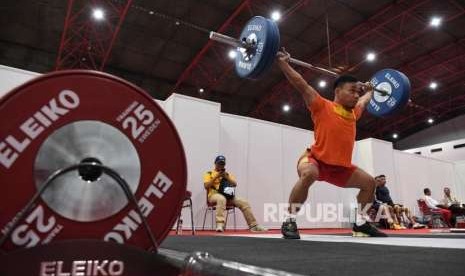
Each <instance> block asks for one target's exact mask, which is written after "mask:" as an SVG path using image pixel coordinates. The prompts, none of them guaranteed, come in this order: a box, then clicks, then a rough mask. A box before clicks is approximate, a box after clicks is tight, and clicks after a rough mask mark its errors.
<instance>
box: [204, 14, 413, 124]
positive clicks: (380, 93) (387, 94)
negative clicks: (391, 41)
mask: <svg viewBox="0 0 465 276" xmlns="http://www.w3.org/2000/svg"><path fill="white" fill-rule="evenodd" d="M210 39H212V40H215V41H218V42H221V43H225V44H228V45H231V46H233V47H235V49H236V51H237V55H236V57H235V69H236V73H237V75H238V76H239V77H241V78H248V79H254V80H255V79H259V78H260V77H262V76H263V75H264V74H265V73H266V72H267V71H268V70H269V69H270V68H271V67H272V65H273V61H274V60H275V57H276V54H277V52H278V50H279V44H280V35H279V28H278V25H277V24H276V22H274V21H273V20H270V19H266V18H264V17H262V16H255V17H253V18H252V19H250V20H249V21H248V22H247V23H246V25H245V27H244V28H243V29H242V31H241V34H240V37H239V39H236V38H233V37H230V36H227V35H224V34H221V33H217V32H213V31H212V32H210ZM289 62H290V63H293V64H296V65H298V66H303V67H305V68H309V69H312V70H315V71H318V72H320V73H323V74H328V75H331V76H333V77H337V76H339V74H337V73H336V72H333V71H331V70H328V69H326V68H322V67H319V66H314V65H312V64H310V63H307V62H304V61H301V60H298V59H295V58H292V57H291V58H290V60H289ZM370 82H371V83H372V84H373V87H374V90H375V93H374V94H373V97H372V98H371V100H370V103H369V104H368V107H367V110H368V112H370V113H371V114H373V115H375V116H380V117H383V116H387V115H391V114H393V113H395V112H397V111H398V110H400V109H402V108H403V107H404V106H405V105H406V104H407V103H408V100H409V98H410V81H409V79H408V78H407V76H406V75H405V74H403V73H402V72H400V71H398V70H395V69H383V70H380V71H378V72H376V73H375V74H374V75H373V77H372V78H371V80H370Z"/></svg>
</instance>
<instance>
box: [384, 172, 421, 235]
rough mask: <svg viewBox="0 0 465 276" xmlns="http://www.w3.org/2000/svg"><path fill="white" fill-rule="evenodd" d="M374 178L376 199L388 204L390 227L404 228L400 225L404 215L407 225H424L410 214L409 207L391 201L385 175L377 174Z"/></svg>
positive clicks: (415, 226) (412, 226)
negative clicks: (407, 221)
mask: <svg viewBox="0 0 465 276" xmlns="http://www.w3.org/2000/svg"><path fill="white" fill-rule="evenodd" d="M375 180H376V192H375V193H376V200H378V201H380V202H381V203H383V204H386V205H388V206H389V207H388V209H389V213H390V214H391V216H392V217H393V219H392V221H393V224H392V226H391V228H392V229H395V230H399V229H406V227H405V225H402V221H405V219H403V218H404V215H405V217H406V218H407V219H408V220H409V223H408V224H407V226H409V227H410V228H423V227H425V226H424V225H421V224H420V223H418V222H417V221H416V220H415V218H414V217H413V216H412V213H411V212H410V209H409V208H407V207H405V206H403V205H401V204H396V203H394V202H393V200H392V198H391V194H390V192H389V189H388V187H387V186H386V176H385V175H384V174H381V175H378V176H376V177H375Z"/></svg>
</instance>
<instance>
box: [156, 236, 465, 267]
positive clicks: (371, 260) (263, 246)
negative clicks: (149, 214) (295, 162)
mask: <svg viewBox="0 0 465 276" xmlns="http://www.w3.org/2000/svg"><path fill="white" fill-rule="evenodd" d="M162 247H163V248H168V249H173V250H178V251H183V252H193V251H205V252H209V253H210V254H212V255H213V256H214V257H217V258H221V259H226V260H231V261H237V262H242V263H246V264H251V265H256V266H261V267H269V268H274V269H279V270H285V271H289V272H294V273H300V274H304V275H328V276H330V275H331V276H342V275H357V276H364V275H367V276H368V275H377V276H387V275H395V276H400V275H421V276H429V275H431V276H438V275H447V276H454V275H461V276H462V275H465V265H464V263H465V250H461V249H443V248H422V247H407V246H390V245H370V244H357V243H331V242H313V241H296V240H283V239H267V238H246V237H202V236H197V237H195V236H170V237H168V238H167V239H166V240H165V241H164V242H163V244H162Z"/></svg>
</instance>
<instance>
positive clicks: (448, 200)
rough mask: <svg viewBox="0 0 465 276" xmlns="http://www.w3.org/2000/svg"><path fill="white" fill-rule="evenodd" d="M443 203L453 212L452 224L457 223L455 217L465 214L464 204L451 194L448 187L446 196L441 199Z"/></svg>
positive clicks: (445, 192) (445, 189)
mask: <svg viewBox="0 0 465 276" xmlns="http://www.w3.org/2000/svg"><path fill="white" fill-rule="evenodd" d="M441 204H442V205H444V207H447V209H449V211H451V212H452V225H454V224H455V217H457V216H465V208H464V207H463V204H461V203H460V201H458V200H457V199H456V198H455V197H453V196H452V195H451V194H450V189H449V188H448V187H445V188H444V198H443V199H442V200H441Z"/></svg>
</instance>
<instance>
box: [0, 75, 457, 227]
mask: <svg viewBox="0 0 465 276" xmlns="http://www.w3.org/2000/svg"><path fill="white" fill-rule="evenodd" d="M37 75H38V74H37V73H33V72H27V71H23V70H18V69H15V68H9V67H5V66H0V95H4V94H5V93H6V92H7V91H9V90H11V89H12V88H14V87H15V86H17V85H20V84H21V83H23V82H25V81H27V80H29V79H31V78H33V77H35V76H37ZM157 102H158V103H159V104H160V105H161V106H162V108H164V110H165V112H166V113H167V114H168V116H170V118H171V119H172V120H173V122H174V124H175V125H176V127H177V129H178V132H179V134H180V136H181V139H182V141H183V145H184V150H185V152H186V156H187V165H188V171H189V173H188V183H187V186H188V189H189V190H190V191H191V192H192V194H193V197H192V199H193V204H194V221H195V226H196V227H197V228H200V227H201V226H202V222H203V216H204V211H205V208H206V202H205V201H206V195H205V190H204V188H203V183H202V175H203V173H204V172H205V171H208V170H211V169H212V168H213V160H214V158H215V156H216V155H217V154H224V155H225V156H226V158H227V166H226V167H227V169H228V170H229V171H230V172H232V173H233V174H234V175H235V176H236V178H237V180H238V187H237V193H238V195H239V196H240V197H243V198H246V199H248V200H249V202H250V204H251V206H252V209H253V212H254V214H255V216H256V217H257V220H258V221H259V223H261V224H263V225H264V226H266V227H270V228H278V227H280V225H281V220H280V217H279V215H282V210H283V209H284V208H285V207H286V206H285V204H287V200H288V197H289V193H290V191H291V189H292V187H293V185H294V183H295V181H296V180H297V172H296V162H297V159H298V157H299V156H300V155H301V153H302V152H303V150H304V149H305V148H306V147H307V146H309V145H310V144H311V143H312V142H313V133H312V132H311V131H307V130H302V129H298V128H293V127H289V126H284V125H279V124H275V123H271V122H266V121H261V120H256V119H251V118H247V117H241V116H235V115H230V114H222V113H221V112H220V109H221V106H220V104H219V103H214V102H209V101H205V100H200V99H196V98H191V97H186V96H182V95H177V94H173V95H171V96H170V97H169V98H168V99H167V100H165V101H163V102H160V101H157ZM353 162H354V163H355V164H357V165H358V166H359V167H360V168H363V169H364V170H366V171H367V172H369V173H371V174H373V175H376V174H385V175H386V176H387V178H388V184H387V185H388V187H389V188H390V190H391V193H392V197H393V199H394V201H396V202H399V203H402V204H404V205H406V206H408V207H411V208H415V210H416V199H417V198H420V197H421V196H422V191H423V188H425V187H429V188H430V189H431V190H432V192H433V197H435V198H437V199H440V198H441V197H442V189H443V187H444V186H448V187H450V188H451V189H452V192H453V193H455V194H456V196H457V197H459V198H460V199H461V200H465V162H458V163H452V162H446V161H440V160H436V159H432V158H428V157H423V156H418V155H415V154H409V153H405V152H400V151H397V150H393V148H392V144H391V143H388V142H385V141H380V140H375V139H366V140H362V141H358V142H357V143H356V146H355V150H354V156H353ZM356 194H357V190H356V189H340V188H337V187H335V186H333V185H330V184H327V183H321V182H317V183H315V184H314V185H313V186H312V187H311V189H310V193H309V196H308V199H309V200H308V205H307V206H305V208H304V210H305V211H306V212H305V213H304V214H302V215H301V216H300V217H299V218H298V220H299V226H300V227H305V228H310V227H346V226H348V225H349V224H348V222H347V221H345V222H344V221H338V220H337V219H332V218H331V217H329V218H328V217H327V218H326V221H323V220H322V218H321V215H320V219H318V213H319V212H320V213H321V211H323V210H326V211H327V212H328V211H334V212H336V214H337V212H339V214H338V215H339V216H342V217H344V218H345V219H348V218H349V216H350V214H351V210H352V207H351V206H352V204H354V203H355V196H356ZM338 204H339V205H340V207H342V208H340V209H337V210H332V208H334V206H336V207H337V205H338ZM183 218H184V224H183V227H184V228H185V229H187V228H189V227H190V218H189V212H188V211H187V210H186V209H185V210H184V211H183ZM237 222H238V228H246V227H247V225H246V223H245V221H244V219H243V217H242V215H241V212H240V211H238V212H237ZM206 226H207V227H208V228H209V227H211V223H210V214H209V215H208V216H207V223H206ZM232 226H233V223H232V218H231V219H230V221H229V223H228V228H231V227H232Z"/></svg>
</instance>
